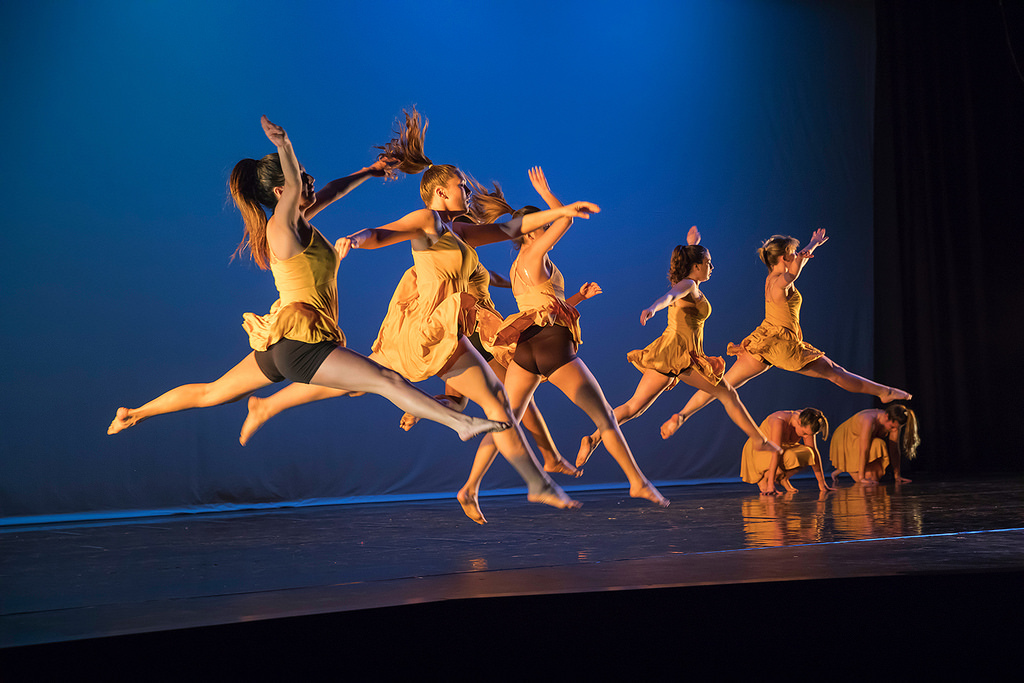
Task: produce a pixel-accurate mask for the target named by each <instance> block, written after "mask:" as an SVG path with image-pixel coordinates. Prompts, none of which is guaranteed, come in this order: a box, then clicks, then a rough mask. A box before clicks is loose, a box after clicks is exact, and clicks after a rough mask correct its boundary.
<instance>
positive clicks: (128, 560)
mask: <svg viewBox="0 0 1024 683" xmlns="http://www.w3.org/2000/svg"><path fill="white" fill-rule="evenodd" d="M794 483H796V485H797V487H798V488H800V489H801V490H800V492H798V493H795V494H787V495H779V496H776V497H762V496H759V495H758V493H757V489H756V487H754V486H749V485H739V484H714V485H711V484H709V485H700V486H674V487H670V488H666V489H663V492H664V493H665V495H666V496H667V497H669V498H670V499H671V500H672V505H671V507H669V508H667V509H659V508H657V507H654V506H652V505H650V504H648V503H646V502H644V501H639V500H633V499H630V498H629V497H628V496H627V495H626V492H625V491H624V490H603V491H590V492H575V493H574V494H573V495H574V496H575V497H577V498H578V499H579V500H581V501H582V502H583V507H582V508H581V509H579V510H572V511H560V510H555V509H551V508H548V507H545V506H541V505H535V504H530V503H527V502H526V500H525V496H522V495H518V496H501V497H485V498H484V499H483V500H482V505H483V508H484V511H485V514H486V515H487V517H488V519H489V520H490V523H489V524H487V525H485V526H479V525H476V524H474V523H472V522H471V521H470V520H468V519H467V518H465V517H464V516H463V514H462V512H461V509H460V507H459V506H458V504H457V503H456V502H455V501H454V499H445V500H431V501H420V502H402V503H386V504H358V505H334V506H324V507H300V508H287V509H285V508H281V509H273V510H264V511H256V512H233V513H208V514H183V515H175V516H168V517H161V518H145V519H142V518H135V519H125V520H120V521H117V522H103V523H95V522H94V523H89V522H80V523H66V524H53V525H35V526H8V527H0V647H12V646H23V645H32V644H37V643H50V642H60V641H70V640H76V639H83V638H95V637H101V636H112V635H123V634H129V633H144V632H153V631H161V630H166V629H182V628H192V627H199V626H211V625H215V624H231V623H240V622H252V621H256V620H264V619H273V618H281V617H296V616H302V615H312V614H327V613H335V612H344V611H353V610H366V609H372V608H381V607H388V606H397V605H411V604H422V603H429V602H433V601H440V600H453V599H463V598H493V597H499V596H524V595H551V594H570V593H582V592H600V591H621V590H631V589H648V588H665V587H682V586H708V585H714V584H741V583H752V582H771V581H799V580H803V581H807V580H820V579H836V578H852V577H871V576H900V575H922V574H929V573H931V574H935V573H977V572H1005V571H1018V572H1019V571H1021V570H1022V569H1024V530H1022V528H1024V479H1022V478H1020V477H1019V476H1018V477H1005V478H985V479H971V480H966V481H928V480H927V479H925V478H919V479H918V480H915V481H914V482H913V483H911V484H905V485H902V486H896V485H894V484H891V483H890V484H887V485H882V486H877V487H862V486H857V485H852V484H850V483H849V481H848V480H846V481H843V482H841V486H840V488H839V490H837V491H835V492H831V493H827V494H819V493H818V491H817V485H816V483H815V482H814V481H813V479H806V480H799V481H795V482H794Z"/></svg>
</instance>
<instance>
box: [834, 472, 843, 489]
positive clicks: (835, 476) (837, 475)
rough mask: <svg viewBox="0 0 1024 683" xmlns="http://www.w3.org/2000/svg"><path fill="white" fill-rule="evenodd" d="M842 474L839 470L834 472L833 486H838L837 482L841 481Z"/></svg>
mask: <svg viewBox="0 0 1024 683" xmlns="http://www.w3.org/2000/svg"><path fill="white" fill-rule="evenodd" d="M840 474H842V472H840V471H839V470H832V486H837V484H836V480H837V479H839V475H840Z"/></svg>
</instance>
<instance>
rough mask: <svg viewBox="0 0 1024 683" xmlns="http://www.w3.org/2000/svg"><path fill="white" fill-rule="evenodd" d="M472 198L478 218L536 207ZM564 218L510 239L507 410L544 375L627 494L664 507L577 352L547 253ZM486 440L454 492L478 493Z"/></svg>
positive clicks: (503, 336)
mask: <svg viewBox="0 0 1024 683" xmlns="http://www.w3.org/2000/svg"><path fill="white" fill-rule="evenodd" d="M529 176H530V181H531V183H532V184H533V187H534V189H535V190H537V192H538V194H540V196H541V198H542V199H544V201H545V202H546V203H547V205H548V206H549V207H551V208H552V209H558V208H560V207H561V206H562V204H561V203H560V202H559V201H558V199H557V198H556V197H555V195H554V194H553V193H552V192H551V189H550V187H549V186H548V182H547V179H546V178H545V177H544V172H543V171H542V170H541V169H540V168H539V167H534V168H532V169H530V171H529ZM474 199H476V200H479V201H480V203H481V204H484V200H490V201H489V203H487V204H484V206H485V208H484V214H483V216H484V217H483V219H484V220H494V219H496V218H497V217H498V216H501V215H503V214H505V213H512V214H513V215H514V216H531V215H538V212H540V209H538V208H536V207H532V206H528V207H524V208H523V209H520V210H519V211H515V212H513V210H512V208H511V207H510V206H509V205H508V204H507V203H506V202H505V201H504V198H503V197H501V196H500V192H495V193H493V194H491V195H489V196H485V195H484V194H483V193H479V192H478V193H477V195H476V196H475V197H474ZM571 225H572V219H571V218H568V217H566V218H561V219H559V220H556V221H555V222H554V223H552V224H551V225H549V226H547V227H544V228H541V229H538V230H534V231H533V232H530V233H527V234H524V235H522V236H521V237H519V238H517V239H516V240H515V243H516V246H517V247H518V248H519V255H518V256H517V257H516V260H515V262H514V263H513V264H512V269H511V274H510V276H509V279H510V280H511V282H512V294H513V295H514V296H515V298H516V303H517V304H518V305H519V311H520V312H519V313H518V314H515V315H512V316H509V317H508V318H507V319H506V320H505V324H504V325H503V327H502V329H501V330H500V331H499V332H498V334H497V337H496V343H497V344H498V345H506V346H508V347H510V348H514V353H513V357H512V362H511V363H509V365H508V371H507V373H506V375H505V388H506V390H507V391H508V396H509V400H510V401H511V403H512V408H513V414H514V415H515V416H517V417H518V416H521V415H522V413H523V411H524V410H525V408H526V406H527V405H529V403H530V400H531V399H532V398H533V394H534V392H535V391H536V389H537V386H538V385H539V384H540V382H541V381H542V380H543V379H547V380H548V381H549V382H550V383H551V384H553V385H555V386H556V387H557V388H558V389H559V390H560V391H562V393H564V394H565V395H566V396H567V397H568V398H569V400H571V401H572V402H573V403H575V404H576V405H577V406H578V407H579V408H581V409H582V410H583V411H584V412H585V413H586V414H587V416H588V417H590V419H592V420H593V421H594V424H595V425H596V426H597V429H598V432H599V433H600V434H601V435H602V437H603V438H604V439H605V442H606V444H607V447H608V451H609V452H610V453H611V454H612V457H613V458H615V461H616V462H617V463H618V465H619V467H621V468H622V471H623V472H624V473H625V474H626V479H627V480H628V481H629V494H630V496H632V497H634V498H645V499H647V500H649V501H651V502H653V503H655V504H657V505H660V506H662V507H665V506H667V505H668V504H669V501H668V500H666V499H665V497H664V496H662V495H661V493H660V492H659V491H658V489H657V488H655V486H654V485H653V484H652V483H651V482H650V481H648V479H647V477H645V476H644V474H643V472H641V471H640V468H639V467H638V466H637V464H636V460H635V459H634V458H633V454H632V452H631V451H630V449H629V445H628V444H627V443H626V440H625V438H623V436H622V432H621V431H620V430H619V426H618V424H617V423H616V421H615V417H614V415H613V414H612V410H611V406H610V405H608V401H607V400H605V397H604V392H603V391H602V390H601V386H600V385H599V384H598V382H597V380H596V379H595V378H594V376H593V375H592V374H591V372H590V369H589V368H587V366H586V364H585V363H584V362H583V360H582V359H581V358H579V357H577V355H576V351H577V348H578V346H579V343H580V340H581V334H580V325H579V313H578V312H577V311H576V308H575V306H573V305H572V303H570V302H567V301H566V299H565V282H564V280H563V278H562V274H561V273H560V272H559V270H558V268H557V267H556V266H555V264H554V263H553V262H552V261H551V258H550V257H549V252H550V251H551V250H552V249H553V248H554V246H555V245H556V244H557V243H558V241H559V240H560V239H561V238H562V237H563V236H564V235H565V233H566V231H567V230H568V229H569V227H570V226H571ZM587 290H588V287H587V286H584V288H583V289H581V291H580V293H579V294H578V295H574V297H573V299H576V298H577V297H579V298H587V295H588V293H589V292H588V291H587ZM485 443H486V442H481V445H480V448H478V449H477V457H476V459H475V461H474V463H473V469H472V472H471V473H470V477H469V479H468V480H467V482H466V484H465V485H464V486H463V489H462V491H461V492H460V493H463V494H465V495H466V496H474V497H475V496H476V495H477V492H478V491H479V488H480V482H481V480H482V479H483V476H484V474H485V473H486V472H487V469H488V468H489V467H490V465H491V462H493V460H494V456H495V453H493V452H490V453H489V452H487V450H486V449H485Z"/></svg>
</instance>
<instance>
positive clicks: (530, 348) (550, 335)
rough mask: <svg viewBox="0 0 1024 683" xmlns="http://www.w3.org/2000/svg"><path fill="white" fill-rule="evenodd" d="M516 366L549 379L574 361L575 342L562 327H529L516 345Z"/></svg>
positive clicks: (514, 357)
mask: <svg viewBox="0 0 1024 683" xmlns="http://www.w3.org/2000/svg"><path fill="white" fill-rule="evenodd" d="M513 360H515V362H516V365H518V366H519V367H521V368H522V369H524V370H526V371H527V372H530V373H532V374H534V375H540V376H541V377H550V376H551V373H553V372H554V371H555V370H557V369H558V368H560V367H562V366H563V365H565V364H566V363H571V362H572V361H574V360H576V342H574V341H573V339H572V331H571V330H570V329H569V328H568V327H565V326H564V325H547V326H546V327H539V326H537V325H531V326H530V327H529V328H527V329H526V331H524V332H523V333H522V334H521V335H519V341H518V342H517V343H516V354H515V356H513Z"/></svg>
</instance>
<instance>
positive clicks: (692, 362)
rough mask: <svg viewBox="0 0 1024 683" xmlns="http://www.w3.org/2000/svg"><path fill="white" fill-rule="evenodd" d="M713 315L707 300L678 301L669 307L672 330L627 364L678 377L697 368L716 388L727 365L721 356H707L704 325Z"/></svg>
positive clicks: (630, 356)
mask: <svg viewBox="0 0 1024 683" xmlns="http://www.w3.org/2000/svg"><path fill="white" fill-rule="evenodd" d="M710 315H711V303H710V302H709V301H708V298H707V297H706V296H702V297H701V298H700V299H698V300H697V301H696V302H693V301H690V300H689V299H688V298H681V299H677V300H676V301H674V302H673V303H672V304H671V305H670V306H669V307H668V327H666V328H665V331H664V332H663V333H662V334H661V336H660V337H658V338H657V339H655V340H654V341H653V342H651V343H650V344H648V345H647V346H646V348H643V349H638V350H635V351H630V352H629V353H627V354H626V360H628V361H629V362H630V363H632V364H633V365H634V366H635V367H636V369H637V370H639V371H640V372H643V371H644V370H656V371H658V372H660V373H661V374H663V375H668V376H670V377H676V376H678V375H679V373H681V372H682V371H684V370H686V369H687V368H691V367H692V368H693V369H694V370H695V371H696V372H698V373H700V374H701V375H702V376H703V377H704V378H705V379H707V380H708V381H709V382H711V383H712V384H718V383H719V382H721V381H722V375H723V374H725V361H724V360H723V359H722V358H721V356H706V355H704V321H705V320H707V319H708V317H709V316H710Z"/></svg>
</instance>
